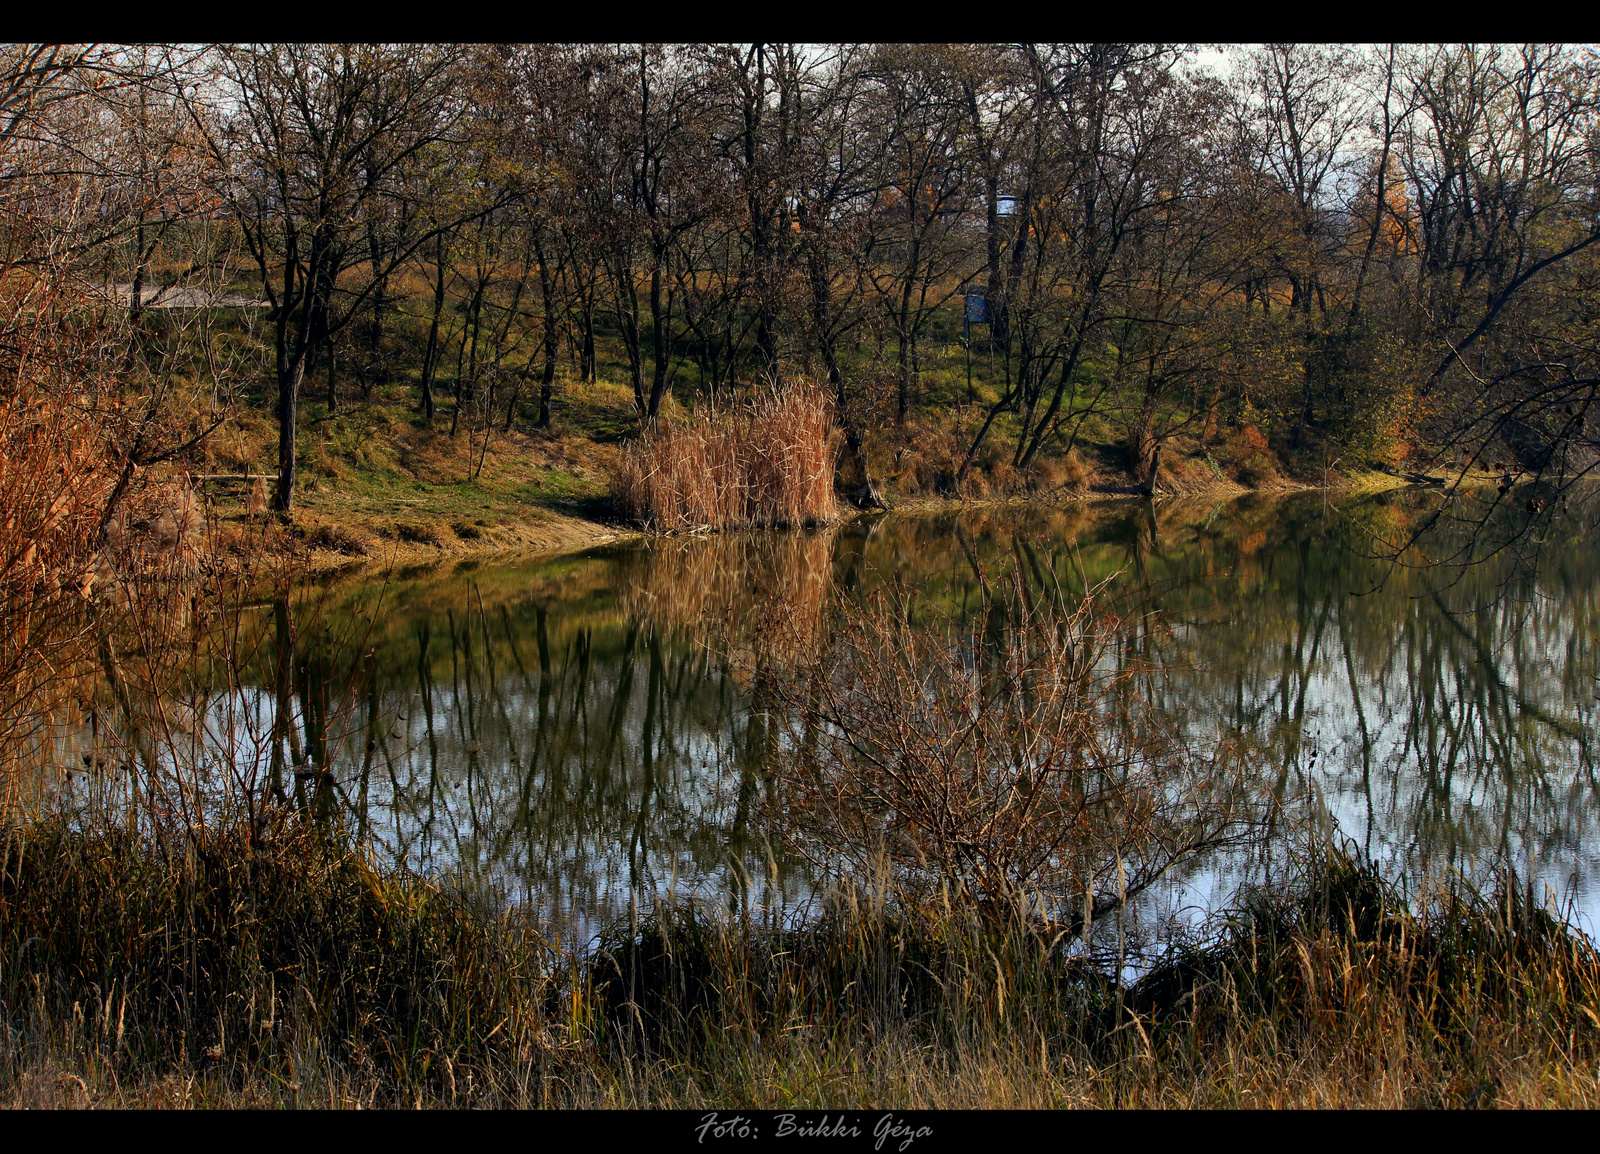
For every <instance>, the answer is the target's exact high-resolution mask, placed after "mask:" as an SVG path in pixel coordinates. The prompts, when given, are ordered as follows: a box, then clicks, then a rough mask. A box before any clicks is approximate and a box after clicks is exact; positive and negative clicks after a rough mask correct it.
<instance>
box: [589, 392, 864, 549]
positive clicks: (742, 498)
mask: <svg viewBox="0 0 1600 1154" xmlns="http://www.w3.org/2000/svg"><path fill="white" fill-rule="evenodd" d="M838 442H839V433H838V429H837V428H836V426H835V423H834V416H833V408H832V402H831V401H830V400H829V398H828V396H827V394H826V393H825V392H824V391H823V390H822V389H820V388H818V387H816V386H815V385H813V384H810V383H802V384H795V385H791V386H790V387H788V388H787V389H781V390H776V391H773V392H770V393H767V394H764V395H762V396H760V397H757V398H755V399H753V400H751V401H748V402H745V403H738V404H732V405H726V406H713V407H708V408H705V409H702V410H701V411H699V412H698V413H696V414H695V415H694V416H692V417H691V418H689V419H688V420H687V421H684V422H682V423H679V424H668V423H665V422H663V423H659V424H657V426H656V427H655V428H653V429H651V430H648V431H647V432H646V433H645V434H644V436H642V437H641V438H640V439H639V440H638V441H637V442H635V443H634V444H633V445H631V446H629V447H628V448H626V449H625V450H624V451H623V452H622V453H621V454H620V455H619V458H618V460H617V462H616V464H615V466H613V469H612V474H611V499H612V501H613V503H614V505H615V507H616V509H617V511H618V512H619V513H621V514H622V515H623V516H625V517H627V518H629V519H631V520H633V521H636V522H638V523H639V524H641V525H643V526H645V527H646V528H650V529H658V530H674V529H700V528H710V529H745V528H752V529H753V528H793V527H797V526H802V525H823V524H827V523H828V522H830V521H833V520H834V519H836V518H837V517H838V515H839V511H840V506H839V503H838V499H837V498H836V496H835V494H834V488H833V475H834V463H835V459H836V457H837V454H838Z"/></svg>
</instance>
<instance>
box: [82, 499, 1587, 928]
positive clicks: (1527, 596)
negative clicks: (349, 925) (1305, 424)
mask: <svg viewBox="0 0 1600 1154" xmlns="http://www.w3.org/2000/svg"><path fill="white" fill-rule="evenodd" d="M1437 501H1438V497H1437V495H1436V494H1426V493H1424V494H1409V495H1408V494H1390V495H1384V496H1379V497H1370V498H1362V499H1355V498H1347V499H1343V500H1340V501H1337V502H1334V501H1330V500H1328V499H1325V498H1324V497H1323V496H1321V495H1315V494H1308V495H1301V496H1297V497H1294V498H1290V499H1285V500H1279V501H1270V500H1265V499H1259V498H1251V499H1245V500H1242V501H1235V502H1231V503H1226V504H1221V505H1214V504H1205V505H1196V504H1192V503H1190V504H1185V503H1182V502H1157V503H1156V504H1154V505H1151V504H1149V503H1141V502H1127V503H1117V504H1106V505H1094V506H1089V505H1081V506H1070V507H1067V508H1064V509H1053V508H1041V507H1026V508H1023V507H1015V508H1013V507H992V508H980V509H968V510H964V511H960V512H948V513H941V514H937V515H917V514H890V515H884V516H878V517H873V518H864V519H862V520H858V521H855V522H852V523H849V524H847V525H844V526H842V527H839V528H836V529H832V530H827V531H812V532H798V533H760V534H729V535H721V536H695V537H678V538H668V539H660V540H656V541H651V542H643V543H631V544H625V545H618V546H615V547H607V548H602V549H598V550H594V551H591V552H588V553H585V554H581V555H577V556H568V557H562V558H558V559H554V560H542V561H534V562H526V563H513V564H502V563H498V562H483V563H477V562H470V561H469V562H465V563H454V564H451V563H446V564H442V565H440V566H437V567H434V568H430V569H426V570H421V571H413V572H408V573H400V574H394V575H391V576H390V577H389V578H387V579H372V578H366V579H356V580H352V579H340V580H331V581H325V582H322V583H320V584H318V585H316V586H314V587H309V588H303V589H299V590H296V591H294V592H292V593H291V594H288V595H286V596H283V597H280V598H268V599H266V600H264V601H261V602H258V603H255V604H253V605H251V606H250V607H248V608H247V609H246V610H245V611H244V612H242V613H241V614H239V615H238V616H237V618H236V619H235V620H234V621H233V622H232V625H231V628H232V633H231V634H230V638H231V640H230V642H229V645H230V652H232V653H233V654H234V674H233V676H231V677H228V678H222V677H212V678H210V679H209V680H208V679H207V677H205V676H201V677H199V678H198V679H197V680H196V682H195V688H194V691H193V692H192V693H191V694H189V695H188V696H187V698H186V699H185V700H184V701H183V702H180V703H179V704H180V705H182V706H183V707H184V708H187V709H188V711H189V715H190V716H191V717H194V718H203V719H204V720H205V723H206V725H205V731H204V735H203V737H202V739H201V745H208V746H209V747H210V752H209V753H207V754H205V756H206V757H208V758H209V759H210V761H211V763H212V764H214V765H220V764H222V763H223V762H225V761H226V762H229V763H230V764H232V766H233V768H232V769H231V770H229V772H231V773H233V774H234V775H235V776H236V777H237V778H238V779H239V780H244V779H245V778H248V779H249V780H250V781H251V782H253V783H255V784H257V786H258V787H261V788H265V787H266V785H267V784H268V783H269V782H271V781H272V780H274V779H275V780H276V783H277V785H278V787H279V788H281V790H282V792H283V794H284V796H286V797H296V798H298V799H299V800H301V801H302V802H304V803H306V804H311V803H312V801H313V800H314V798H308V797H307V791H308V790H310V791H312V792H313V793H315V792H316V790H315V783H316V781H317V780H318V779H317V778H314V777H311V776H309V775H308V773H307V771H308V770H309V769H313V768H315V767H317V766H318V765H326V766H328V767H329V768H331V769H332V771H333V779H334V782H335V783H336V784H335V785H334V786H333V787H332V788H331V790H324V791H323V795H322V799H321V804H323V805H324V806H331V807H334V808H339V809H342V810H343V812H344V814H345V819H346V820H347V822H348V823H349V824H350V826H351V827H352V829H354V830H356V831H357V832H358V833H359V834H360V835H361V836H363V837H366V838H368V839H370V840H371V842H372V843H373V845H374V846H375V847H376V849H377V851H378V852H379V853H380V854H381V855H384V856H386V857H388V858H390V859H392V860H395V861H404V862H406V863H407V864H409V865H410V866H413V867H417V868H421V869H424V870H428V871H431V872H434V873H436V874H438V875H440V876H443V877H446V878H448V879H449V880H450V883H451V884H458V885H462V886H466V887H473V888H485V887H487V888H490V889H492V890H493V891H494V892H496V893H502V894H506V895H510V896H515V897H520V898H524V899H528V900H531V901H533V902H534V903H536V904H537V905H538V906H539V907H540V908H541V909H543V910H544V911H546V913H547V914H548V915H549V916H550V917H551V918H552V919H556V920H558V921H561V922H563V923H565V924H566V925H568V926H570V927H574V928H577V929H580V930H582V931H583V932H588V930H590V929H592V928H593V927H594V926H596V925H598V924H601V923H604V922H606V921H608V920H610V919H614V918H617V917H620V916H624V915H625V914H626V911H627V910H628V909H629V908H630V906H632V905H634V904H635V903H638V902H641V900H642V901H643V902H644V903H648V901H649V900H650V898H651V897H652V896H654V895H659V894H662V893H666V892H669V891H671V892H675V893H691V892H692V893H696V894H699V895H701V896H705V897H712V898H715V899H716V900H719V901H731V902H747V903H751V904H752V905H754V906H758V907H761V908H764V909H768V910H773V909H779V908H789V909H792V908H794V907H795V906H797V905H801V904H803V903H805V902H806V901H807V900H808V899H809V898H810V896H811V895H813V894H814V892H815V888H816V879H814V878H813V877H812V876H811V875H810V874H809V873H808V872H807V870H806V869H805V868H804V867H803V865H802V864H801V863H800V862H798V861H795V860H791V859H789V858H787V857H786V856H785V855H784V853H783V852H782V849H781V847H773V846H770V845H768V844H767V842H766V841H765V840H764V838H763V837H762V836H761V834H760V828H761V823H760V822H759V820H758V818H759V815H760V812H761V806H762V803H763V800H764V799H765V798H769V797H770V792H771V788H772V786H771V782H770V779H769V778H768V777H767V775H766V773H765V772H764V766H763V764H762V757H763V754H762V750H763V749H765V748H767V745H766V744H765V743H764V741H763V734H764V733H765V727H766V725H767V724H768V722H767V720H766V719H765V718H764V717H763V716H762V715H761V714H760V713H759V712H758V713H756V714H755V715H754V716H752V714H751V711H750V710H749V709H748V708H747V704H746V703H747V699H748V692H747V690H748V686H747V684H746V681H747V677H746V675H744V674H741V673H740V672H738V671H736V670H735V671H730V670H729V669H728V668H727V666H726V663H725V662H724V661H723V660H722V659H721V658H720V657H719V655H718V654H719V652H720V651H721V649H722V648H723V647H724V646H725V645H726V644H728V643H729V641H730V639H732V640H733V641H734V642H736V643H738V642H739V641H740V639H743V640H744V641H745V642H748V641H749V639H750V638H752V637H759V636H760V635H761V634H762V633H763V631H770V630H772V629H775V628H776V627H777V624H778V623H779V622H780V621H781V623H782V624H783V626H784V628H786V629H789V630H795V629H798V630H799V631H800V632H802V633H803V632H805V631H806V630H808V629H809V630H819V629H827V628H829V627H830V625H829V622H830V614H831V612H832V610H831V608H830V607H831V606H832V605H833V604H835V603H836V602H837V600H838V599H839V598H842V597H853V596H858V595H859V594H860V592H861V591H862V590H867V589H871V588H872V587H874V586H876V585H879V584H881V583H883V582H885V581H892V580H898V581H900V582H902V583H904V584H907V585H910V586H914V587H916V588H918V589H919V590H921V591H922V593H923V594H924V595H925V596H926V597H927V598H928V599H929V603H930V604H936V605H939V606H941V607H942V608H943V609H945V610H946V611H948V612H950V613H952V614H954V615H956V616H959V615H961V614H963V613H976V612H978V611H979V610H980V609H981V607H982V605H983V585H984V583H985V582H989V583H994V582H996V581H1001V580H1003V579H1004V578H1005V576H1006V574H1008V573H1010V572H1011V571H1013V570H1020V572H1021V573H1022V574H1023V575H1024V577H1025V578H1026V580H1027V581H1029V582H1032V583H1034V584H1035V585H1038V584H1040V583H1042V582H1046V581H1052V580H1056V579H1058V578H1059V577H1060V576H1061V575H1072V579H1073V580H1076V581H1080V582H1081V581H1083V580H1088V581H1089V582H1090V583H1094V582H1099V581H1109V585H1108V586H1107V596H1108V597H1110V598H1113V599H1114V600H1115V603H1116V606H1117V608H1118V610H1119V611H1120V612H1121V613H1122V614H1123V616H1124V617H1125V619H1126V620H1127V621H1128V622H1129V624H1128V626H1127V630H1126V635H1125V638H1124V640H1123V642H1122V645H1123V648H1124V651H1125V652H1126V653H1127V654H1128V655H1130V656H1131V657H1136V658H1137V659H1138V660H1139V661H1140V662H1142V663H1144V664H1145V665H1147V666H1151V667H1158V668H1159V669H1160V670H1162V673H1161V675H1159V676H1157V675H1152V676H1148V677H1145V678H1143V679H1142V680H1141V681H1140V683H1139V685H1140V688H1139V692H1140V693H1141V694H1142V695H1143V696H1144V698H1145V704H1146V705H1148V706H1149V707H1151V708H1153V709H1155V710H1157V711H1158V712H1159V713H1160V714H1161V715H1163V716H1165V717H1167V718H1169V719H1171V722H1172V724H1173V725H1175V726H1177V727H1178V728H1179V729H1180V730H1181V731H1182V732H1183V733H1185V734H1187V735H1188V736H1189V739H1190V740H1192V741H1194V742H1197V743H1211V744H1215V743H1216V742H1218V741H1219V740H1225V741H1228V742H1232V743H1235V744H1236V745H1237V746H1239V747H1240V748H1242V749H1244V750H1246V751H1247V754H1248V764H1249V766H1250V773H1251V774H1253V775H1254V779H1255V782H1256V784H1257V786H1258V787H1259V791H1260V793H1261V795H1262V796H1263V797H1268V796H1270V797H1275V798H1278V799H1281V800H1282V801H1283V802H1284V804H1285V806H1286V810H1285V812H1286V813H1290V814H1293V815H1297V816H1298V817H1300V818H1302V819H1303V820H1301V821H1298V822H1295V821H1287V822H1285V823H1284V825H1283V826H1282V829H1283V830H1284V831H1286V832H1283V833H1281V834H1280V835H1279V836H1278V838H1277V839H1276V840H1269V841H1268V842H1267V843H1265V844H1262V845H1259V846H1256V847H1254V848H1252V849H1251V850H1249V851H1240V850H1235V851H1229V852H1228V853H1226V854H1219V855H1214V856H1212V857H1209V858H1203V859H1198V860H1194V861H1192V862H1190V863H1188V864H1187V865H1186V866H1185V867H1184V868H1183V869H1182V870H1179V871H1174V873H1173V874H1172V875H1171V877H1170V879H1169V882H1168V884H1166V885H1165V886H1163V887H1162V889H1161V890H1160V892H1159V894H1157V895H1155V896H1153V897H1152V898H1151V899H1150V902H1149V903H1148V904H1149V905H1150V908H1151V909H1154V910H1156V911H1157V915H1158V916H1160V917H1178V918H1179V919H1191V920H1192V919H1193V918H1194V917H1196V916H1198V915H1199V914H1200V913H1202V912H1203V911H1205V910H1207V909H1210V908H1214V907H1215V906H1217V905H1218V904H1220V903H1222V902H1224V901H1226V900H1227V899H1228V898H1229V897H1230V896H1232V895H1233V894H1234V893H1235V892H1236V891H1237V889H1238V887H1239V886H1240V885H1241V884H1245V883H1250V882H1270V881H1271V880H1272V878H1273V877H1274V876H1275V874H1276V873H1277V872H1281V871H1282V870H1283V868H1284V866H1285V864H1286V862H1287V859H1288V858H1289V857H1291V856H1292V855H1293V854H1294V853H1295V852H1297V851H1298V849H1299V848H1300V846H1302V845H1303V843H1304V839H1305V837H1306V836H1307V831H1308V830H1313V829H1318V828H1320V829H1321V830H1322V832H1323V834H1324V836H1326V835H1327V833H1328V832H1329V831H1330V830H1336V831H1337V833H1336V836H1338V837H1341V838H1344V839H1347V841H1348V843H1349V844H1351V845H1352V846H1353V848H1355V849H1356V850H1357V851H1358V852H1359V853H1361V854H1363V855H1367V856H1370V857H1371V858H1373V859H1375V860H1376V861H1378V862H1379V863H1381V864H1382V865H1383V866H1384V867H1385V869H1386V870H1387V871H1388V872H1390V873H1391V874H1392V875H1393V876H1398V877H1402V878H1406V879H1411V880H1412V881H1415V880H1417V879H1421V878H1423V877H1426V876H1434V877H1438V876H1442V875H1443V874H1445V873H1448V872H1449V871H1452V870H1454V871H1459V872H1461V873H1463V874H1466V875H1467V876H1469V877H1472V878H1475V879H1479V880H1481V879H1483V878H1486V877H1488V876H1489V872H1490V871H1491V870H1493V869H1494V868H1495V867H1497V866H1501V865H1506V864H1510V865H1513V866H1515V867H1516V868H1517V869H1518V871H1519V872H1520V873H1522V874H1523V875H1525V876H1529V877H1533V878H1537V879H1539V880H1540V881H1541V882H1543V883H1545V884H1548V885H1549V886H1551V887H1552V889H1553V890H1555V891H1556V893H1557V894H1558V895H1560V896H1561V897H1562V898H1563V899H1564V900H1566V901H1569V902H1570V903H1571V904H1572V906H1573V907H1574V909H1575V910H1576V912H1577V913H1578V915H1579V917H1580V920H1581V921H1582V922H1584V923H1586V924H1587V926H1588V927H1589V928H1591V929H1592V928H1593V926H1594V925H1595V922H1596V914H1597V912H1600V840H1597V838H1596V834H1597V833H1600V830H1597V818H1600V791H1597V788H1596V778H1595V759H1594V747H1593V738H1592V734H1593V733H1594V722H1595V720H1596V710H1597V708H1600V698H1597V695H1600V649H1597V644H1596V642H1597V638H1600V632H1597V629H1600V548H1597V542H1596V538H1595V536H1594V534H1593V532H1592V530H1590V529H1588V528H1586V527H1585V526H1586V525H1587V524H1588V523H1589V522H1588V520H1587V519H1586V518H1583V517H1579V516H1576V515H1573V516H1569V517H1568V518H1566V519H1565V520H1562V521H1558V522H1557V523H1555V524H1554V525H1553V526H1552V527H1548V528H1547V530H1546V531H1545V532H1544V533H1543V535H1542V541H1541V542H1540V544H1539V547H1538V548H1537V549H1536V550H1535V549H1532V548H1520V549H1511V550H1503V551H1501V552H1499V553H1498V554H1496V555H1495V556H1493V557H1491V558H1490V559H1489V560H1487V561H1485V562H1483V563H1481V564H1477V565H1473V566H1469V567H1460V566H1451V565H1449V564H1443V563H1441V564H1423V563H1422V562H1423V560H1425V559H1427V558H1434V559H1437V558H1441V557H1448V556H1449V555H1450V554H1451V553H1453V552H1454V550H1455V548H1456V547H1457V546H1459V545H1460V544H1462V543H1463V541H1465V540H1467V531H1466V530H1465V529H1464V528H1462V527H1460V526H1459V525H1457V526H1451V525H1445V526H1442V527H1440V528H1437V529H1435V530H1434V531H1433V532H1431V533H1430V534H1428V535H1427V536H1425V537H1424V538H1423V541H1422V543H1421V550H1422V551H1421V552H1418V551H1417V550H1413V551H1412V552H1411V553H1409V554H1407V556H1406V561H1407V562H1409V563H1408V564H1401V565H1396V564H1394V563H1393V561H1392V559H1390V558H1389V557H1388V555H1387V554H1388V552H1389V551H1388V550H1387V549H1386V547H1385V546H1384V545H1383V541H1385V540H1388V541H1395V540H1399V539H1400V538H1401V537H1402V536H1403V535H1404V534H1405V533H1406V532H1407V530H1408V529H1409V528H1410V527H1413V526H1415V525H1417V524H1418V523H1419V517H1421V516H1423V515H1424V514H1425V513H1426V512H1427V511H1428V510H1429V509H1430V508H1433V507H1436V505H1437ZM1524 519H1525V518H1524ZM1501 528H1504V525H1501ZM1485 540H1487V538H1486V537H1481V538H1480V543H1481V542H1482V541H1485ZM1524 545H1526V542H1524ZM1052 573H1053V574H1055V575H1056V576H1055V577H1052V576H1051V575H1052ZM280 673H281V674H283V675H282V676H280ZM219 686H221V687H219ZM196 732H199V731H198V730H197V731H196ZM72 740H73V741H77V742H78V743H80V744H81V743H83V742H85V741H88V740H90V739H89V738H88V737H87V735H79V737H77V738H74V739H72ZM68 744H69V745H71V744H72V743H71V742H70V741H69V742H68ZM195 748H199V746H196V747H195ZM75 749H76V747H75V746H74V747H73V749H72V750H68V751H65V752H66V753H67V754H70V753H72V752H75ZM297 769H298V770H300V771H301V773H300V776H298V777H297V776H296V773H295V771H296V770H297Z"/></svg>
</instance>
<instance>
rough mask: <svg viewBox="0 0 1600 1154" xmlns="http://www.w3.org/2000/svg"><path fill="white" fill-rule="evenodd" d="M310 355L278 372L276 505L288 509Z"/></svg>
mask: <svg viewBox="0 0 1600 1154" xmlns="http://www.w3.org/2000/svg"><path fill="white" fill-rule="evenodd" d="M305 371H306V355H305V353H304V352H302V353H299V354H298V355H296V356H295V357H294V359H293V360H291V361H290V362H289V366H288V368H287V369H286V370H284V371H281V372H280V373H279V374H278V491H277V493H276V495H274V497H273V500H272V507H273V508H274V509H277V510H278V512H280V513H287V512H289V510H290V509H291V508H292V507H293V505H294V481H295V432H296V429H295V417H296V415H297V413H298V409H299V404H300V381H301V378H302V377H304V376H305Z"/></svg>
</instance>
